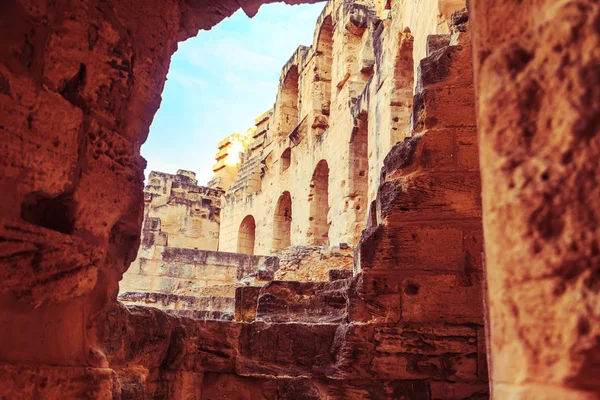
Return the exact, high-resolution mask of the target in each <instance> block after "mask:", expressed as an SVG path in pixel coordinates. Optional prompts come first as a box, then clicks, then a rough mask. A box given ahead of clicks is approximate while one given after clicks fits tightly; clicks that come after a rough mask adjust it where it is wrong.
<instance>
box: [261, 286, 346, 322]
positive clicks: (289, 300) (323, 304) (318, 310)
mask: <svg viewBox="0 0 600 400" xmlns="http://www.w3.org/2000/svg"><path fill="white" fill-rule="evenodd" d="M348 286H349V284H348V282H347V281H336V282H295V281H272V282H270V283H268V284H267V285H265V286H264V287H263V288H262V289H261V290H260V295H259V297H258V306H257V309H256V310H257V311H256V319H257V320H258V321H265V322H291V321H294V322H311V323H324V322H327V323H332V322H341V321H343V320H345V319H346V316H347V301H348V295H347V290H348Z"/></svg>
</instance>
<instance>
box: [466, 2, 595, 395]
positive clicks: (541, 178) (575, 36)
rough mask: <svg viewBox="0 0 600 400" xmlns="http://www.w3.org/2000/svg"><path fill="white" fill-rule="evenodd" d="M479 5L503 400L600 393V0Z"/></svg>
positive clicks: (489, 241)
mask: <svg viewBox="0 0 600 400" xmlns="http://www.w3.org/2000/svg"><path fill="white" fill-rule="evenodd" d="M471 5H472V9H473V15H474V17H475V24H474V31H473V44H474V52H473V55H474V58H473V60H474V66H475V72H476V73H475V76H476V84H477V89H478V113H479V115H478V117H479V119H478V124H479V144H480V156H481V157H480V158H481V166H482V174H481V176H482V184H483V211H484V228H485V242H486V270H487V276H488V280H487V282H488V288H489V309H490V321H489V327H490V330H491V340H490V344H491V356H492V372H493V380H494V384H493V387H494V396H495V397H496V398H499V399H502V398H515V399H525V398H539V399H555V398H561V399H594V398H598V397H599V396H600V382H598V380H597V379H596V377H597V376H598V373H599V367H600V364H599V362H598V360H600V346H599V345H598V339H599V334H600V310H599V308H598V306H599V304H600V301H599V300H600V298H599V293H600V290H599V288H600V285H599V284H598V283H599V282H600V280H599V277H600V275H599V271H600V250H599V249H600V246H599V242H598V239H599V238H600V225H599V224H598V220H599V210H600V181H599V177H600V163H598V160H599V159H600V123H599V122H600V4H599V3H598V2H597V1H588V0H580V1H555V2H546V1H538V0H534V1H528V2H524V3H522V4H516V3H515V2H512V1H482V0H472V1H471ZM508 19H510V24H506V25H504V24H503V22H502V21H506V20H508Z"/></svg>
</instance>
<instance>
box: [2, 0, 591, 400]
mask: <svg viewBox="0 0 600 400" xmlns="http://www.w3.org/2000/svg"><path fill="white" fill-rule="evenodd" d="M261 3H262V1H257V2H253V1H243V0H241V1H238V2H234V1H227V0H223V1H218V2H217V1H215V2H189V1H185V2H184V1H173V2H147V1H139V0H120V1H118V2H117V1H111V0H108V1H95V0H86V1H71V0H64V1H60V2H49V1H48V2H46V1H40V2H35V3H34V2H30V1H26V0H8V1H4V2H2V3H0V19H1V22H2V23H0V37H2V38H3V40H2V41H0V121H2V122H0V131H1V133H2V135H1V137H2V145H1V146H0V152H1V157H0V172H1V173H0V188H1V191H0V192H1V193H2V194H3V197H2V202H0V237H1V238H2V241H1V242H0V250H1V258H0V263H1V265H2V268H1V269H0V271H1V274H2V275H1V279H0V338H1V339H2V340H1V341H0V360H1V361H2V364H1V365H0V374H1V376H0V381H1V382H2V383H3V384H2V385H1V386H0V394H1V395H2V396H4V397H7V398H32V397H36V396H37V397H41V398H49V399H51V398H69V397H71V398H85V397H93V398H102V399H103V398H106V399H109V398H157V397H165V398H174V399H177V398H203V397H204V398H215V397H228V398H235V397H236V396H237V397H242V398H243V397H245V398H260V396H264V397H267V398H268V397H271V398H278V397H279V398H294V396H295V395H296V394H297V393H302V394H305V395H306V397H308V398H311V397H312V398H323V397H327V396H328V397H329V398H332V399H335V398H339V399H342V398H343V399H348V398H353V397H354V398H369V397H371V398H402V397H404V398H414V399H419V398H425V399H429V398H465V397H466V398H468V397H471V398H477V397H480V398H486V397H487V394H486V393H485V388H482V389H481V390H480V391H479V392H475V393H473V385H472V384H467V385H465V382H464V380H465V379H467V380H468V379H471V380H472V379H473V370H474V368H473V356H472V355H471V356H469V355H470V354H474V353H475V352H477V354H480V352H481V349H480V348H481V347H482V344H483V340H481V335H480V334H479V332H480V329H479V328H478V326H479V325H478V324H476V325H475V326H474V327H472V326H470V325H469V324H466V327H465V326H463V327H461V328H459V329H455V328H454V326H453V324H445V323H441V322H439V323H438V325H435V324H434V325H430V326H429V327H423V326H422V325H421V323H417V322H410V323H406V324H401V323H395V322H390V323H389V324H387V325H385V326H379V327H377V326H373V325H369V326H367V325H353V326H351V327H347V326H342V327H340V325H339V324H337V323H336V324H319V325H318V326H312V325H307V324H303V323H286V324H278V323H263V322H254V323H231V322H199V321H196V320H193V319H189V318H182V317H176V316H170V315H168V314H166V313H164V312H163V311H161V310H157V309H146V308H141V307H132V308H131V310H129V311H128V310H126V309H125V308H123V307H120V306H118V305H117V303H116V295H117V290H118V289H117V285H118V281H119V279H120V277H121V274H122V273H123V272H124V271H125V270H126V269H127V267H128V265H129V263H130V262H131V261H132V260H133V259H134V258H135V251H136V247H137V245H138V243H139V232H140V227H141V223H142V190H143V187H142V181H143V175H142V170H143V167H144V162H143V160H142V159H141V158H140V156H139V146H140V144H141V143H142V142H143V141H144V139H145V135H146V134H147V132H148V127H149V125H150V122H151V120H152V116H153V115H154V113H155V111H156V109H157V108H158V106H159V103H160V92H161V90H162V88H163V84H164V81H165V78H166V72H167V70H168V66H169V57H170V56H171V55H172V54H173V52H174V51H175V49H176V44H177V42H178V41H181V40H184V39H187V38H188V37H190V36H192V35H195V34H196V33H197V30H198V29H200V28H202V29H208V28H210V27H211V26H214V25H215V24H216V23H218V22H219V21H221V20H222V19H223V18H225V17H226V16H227V15H231V13H233V12H234V11H235V10H236V9H238V8H239V7H240V4H241V7H243V8H244V9H245V10H246V11H247V12H248V13H249V14H250V15H253V14H254V13H255V12H256V10H257V8H258V6H259V5H260V4H261ZM378 3H379V2H378ZM381 3H385V2H381ZM392 3H393V2H392ZM470 3H471V7H472V9H473V14H472V17H473V19H474V24H473V25H474V35H473V43H474V48H473V59H474V64H475V78H476V86H477V112H478V123H479V139H480V146H481V152H480V157H481V161H482V162H481V167H482V176H483V214H484V223H485V237H486V256H487V260H486V269H487V274H488V284H489V304H490V321H491V323H490V324H489V325H488V326H489V328H490V330H491V338H492V346H491V348H492V365H493V368H492V371H493V376H494V386H493V387H494V390H495V394H496V397H497V398H515V399H519V398H541V399H555V398H563V399H584V398H585V399H593V398H597V397H598V393H599V392H600V390H598V387H597V380H595V379H594V378H595V376H596V375H597V374H596V369H597V362H596V360H597V359H598V354H597V353H598V346H597V341H596V336H597V327H598V323H597V321H598V315H597V314H598V313H597V312H596V311H595V310H596V308H595V307H596V306H597V304H598V293H597V292H598V291H597V290H596V286H597V285H595V282H596V281H597V279H596V278H595V276H596V275H597V274H596V270H597V268H596V265H597V258H598V251H597V247H598V246H597V243H595V238H596V237H597V236H598V232H597V229H598V228H597V224H596V223H595V222H596V218H595V210H597V209H598V208H600V207H599V205H598V199H599V198H600V196H598V193H597V191H598V186H599V185H598V182H597V179H596V177H597V176H598V171H597V168H598V163H597V159H598V155H599V153H600V151H599V150H598V149H599V148H600V145H599V144H598V138H599V137H600V135H598V132H599V130H598V124H597V121H598V114H599V110H600V102H599V101H598V84H597V81H598V79H597V73H596V72H597V71H598V70H599V69H598V68H597V66H598V64H599V60H600V55H599V54H598V49H600V46H599V44H600V43H598V42H599V38H600V32H599V30H598V21H599V20H600V19H599V17H598V15H599V12H600V10H599V7H598V4H597V2H596V1H593V0H560V1H555V2H548V1H545V0H531V1H525V2H515V1H510V0H473V1H471V2H470ZM406 4H407V5H412V6H413V9H414V10H416V11H417V12H416V13H415V15H418V14H421V15H423V14H424V13H425V14H430V15H434V14H435V15H436V18H437V15H442V14H443V15H445V13H438V8H439V7H431V8H429V7H426V4H429V3H426V2H422V1H408V0H407V2H406ZM438 4H442V3H441V2H438ZM381 5H382V7H380V9H383V4H381ZM427 9H431V10H433V11H427ZM424 25H426V26H427V25H428V24H427V23H425V24H424ZM411 31H412V32H413V35H414V36H415V38H416V30H414V29H412V28H411ZM421 43H422V42H421ZM415 46H422V44H420V43H417V44H416V45H415ZM450 58H451V57H450ZM417 61H419V60H418V59H417ZM446 89H447V90H446V93H447V92H448V91H449V90H448V89H449V88H446ZM442 93H443V92H442ZM430 104H434V105H437V106H439V105H443V104H444V103H430ZM461 107H462V105H461V104H454V109H460V108H461ZM446 111H448V115H451V114H452V113H451V112H450V111H452V109H450V110H446ZM426 112H429V111H426ZM430 122H431V120H430ZM452 138H453V140H454V144H455V145H462V143H463V141H462V140H456V137H455V136H452ZM424 139H426V137H425V136H422V137H421V138H420V140H419V142H418V143H424V144H425V143H427V141H423V140H424ZM409 143H413V144H414V142H413V141H411V142H409ZM453 148H455V149H460V148H459V147H453ZM408 149H410V146H409V147H408ZM408 149H405V151H408ZM423 149H425V147H423V148H422V150H423ZM457 151H458V150H457ZM400 153H403V152H400ZM409 153H410V152H409ZM414 154H416V155H419V157H418V160H420V161H419V163H426V162H431V161H433V160H438V161H439V160H442V161H444V160H445V161H453V162H455V160H456V158H454V156H453V157H452V158H449V157H447V153H444V154H445V155H446V157H437V156H436V154H437V155H439V153H433V154H432V153H431V152H429V151H420V152H419V149H418V148H417V149H416V151H415V153H414ZM452 154H453V155H454V154H458V153H454V152H453V153H452ZM399 163H400V164H399V165H402V164H403V163H402V162H400V161H399ZM404 164H405V165H404V167H410V166H411V165H414V164H410V163H404ZM404 167H403V168H401V169H402V170H403V171H402V172H401V173H400V174H399V175H398V179H400V181H398V182H397V183H398V185H395V188H396V190H394V191H392V192H396V191H397V193H404V191H403V190H404V189H403V188H404V186H403V184H405V183H408V182H409V181H410V179H411V178H412V177H411V173H409V172H408V171H409V169H405V168H404ZM384 180H385V183H387V187H388V189H386V190H387V192H385V193H387V194H388V195H386V196H384V197H385V198H388V199H398V205H399V206H400V207H399V208H396V209H395V212H399V213H404V214H400V215H403V218H400V220H395V218H393V217H391V215H392V213H385V215H386V217H387V220H388V221H394V220H395V222H394V224H392V225H397V226H400V225H401V223H402V221H404V218H405V217H407V216H408V217H410V214H408V211H407V210H411V209H414V205H415V204H416V205H421V206H422V208H421V211H424V210H425V211H428V212H430V213H431V214H429V215H430V216H431V221H433V220H434V218H433V215H434V213H435V210H439V209H442V207H441V206H440V204H439V203H437V202H429V203H428V202H414V203H411V204H406V203H403V202H401V201H400V199H401V198H403V196H397V197H394V196H391V193H392V192H390V191H389V190H390V188H393V187H394V185H393V184H389V183H388V182H392V181H393V180H395V178H393V177H391V176H390V175H388V174H386V177H385V179H384ZM451 182H452V181H451ZM412 187H413V188H418V187H419V185H418V184H415V185H414V186H412ZM380 197H381V196H380ZM448 199H449V200H452V201H453V202H454V203H452V204H455V205H457V204H461V203H462V202H463V201H464V200H465V198H464V197H462V196H460V195H459V193H458V192H454V194H453V195H452V196H449V197H448ZM379 203H380V204H385V203H386V202H383V203H382V202H379ZM411 207H413V208H411ZM392 208H394V207H392ZM392 208H389V207H384V208H381V207H380V208H377V207H373V208H372V209H373V210H375V211H377V210H379V212H381V210H385V209H387V210H390V209H392ZM446 211H448V210H446ZM457 215H458V214H447V215H446V216H447V217H448V218H447V219H446V220H445V221H446V222H448V223H451V222H454V219H453V218H452V217H455V216H457ZM369 220H370V221H371V220H375V221H376V222H381V221H382V220H381V219H375V218H370V219H369ZM411 221H414V220H411ZM388 226H390V224H388ZM391 237H393V235H392V236H391ZM396 237H398V236H396ZM418 237H419V235H418V233H417V235H416V237H413V236H412V234H411V235H410V238H411V239H412V240H416V239H417V238H418ZM384 238H385V235H382V236H377V234H375V235H373V236H370V240H371V241H372V242H373V243H376V242H378V241H380V240H384ZM407 238H408V237H407ZM467 238H468V236H467ZM408 243H410V242H408ZM446 243H447V241H445V240H440V241H439V242H437V244H436V245H431V247H429V248H436V249H438V248H440V247H443V246H446ZM455 243H458V242H455ZM471 243H472V241H471ZM468 244H469V240H466V241H463V244H462V245H463V246H464V247H463V248H465V249H469V248H470V247H469V246H467V245H468ZM456 246H458V244H457V245H456ZM426 247H427V246H426ZM417 250H418V249H415V251H417ZM431 253H432V252H431V251H428V252H424V253H422V254H421V256H425V255H429V254H431ZM403 254H405V253H402V252H399V251H393V250H392V247H391V246H387V255H388V257H386V258H385V259H384V260H382V261H383V262H384V263H386V264H385V265H389V264H390V263H391V262H396V261H401V260H402V259H401V258H400V257H399V256H400V255H403ZM412 254H413V255H414V254H419V253H418V252H416V253H412ZM472 254H477V251H476V250H472ZM406 259H409V258H408V256H407V258H405V260H406ZM419 260H420V259H417V261H419ZM463 260H465V265H467V264H466V258H464V259H463ZM443 264H445V261H444V260H438V259H435V258H432V259H430V263H429V265H430V266H432V267H431V268H433V267H434V266H436V265H443ZM364 265H365V264H364V263H363V261H362V260H361V266H363V273H365V272H366V269H365V268H364ZM415 265H416V264H415ZM426 276H427V274H424V273H421V274H420V277H421V278H422V277H426ZM386 279H387V277H386V278H385V279H384V278H382V279H381V280H379V281H376V280H373V281H371V282H370V283H369V285H370V286H371V287H377V288H383V289H384V290H387V292H386V293H385V294H386V295H387V297H388V299H390V301H392V302H395V304H399V303H400V301H401V299H409V298H410V296H411V294H412V293H415V292H416V294H417V295H418V294H419V293H420V291H421V288H422V287H428V286H427V285H424V286H421V285H422V284H420V285H419V287H418V288H417V287H416V285H410V284H407V286H405V287H403V288H402V291H401V288H400V287H397V286H394V285H391V286H386V285H385V283H386ZM473 281H474V280H471V281H470V282H473ZM367 282H369V281H368V280H367ZM407 283H408V282H407ZM455 283H456V285H451V286H448V288H451V289H453V290H454V289H456V288H457V287H464V288H468V287H469V286H468V283H469V280H457V281H455ZM461 285H462V286H461ZM429 287H430V286H429ZM438 287H439V288H440V289H443V288H445V287H446V286H444V285H437V286H436V288H438ZM405 289H406V290H405ZM425 292H426V291H425ZM400 296H402V297H400ZM468 297H469V298H468V299H465V301H475V300H474V299H475V297H476V296H474V295H472V296H468ZM428 298H429V297H428ZM431 298H432V299H435V298H436V297H435V296H431ZM463 298H464V297H463ZM368 304H369V305H370V309H371V310H372V311H371V314H375V315H381V314H382V313H379V312H378V310H380V309H381V307H380V304H378V302H374V301H371V302H370V303H368ZM455 304H456V303H453V304H452V305H451V307H448V309H449V310H454V309H455ZM465 304H468V303H465ZM413 306H414V309H413V310H416V311H418V310H419V307H420V306H419V305H418V303H413ZM433 306H435V304H433V305H432V304H429V305H428V308H429V309H430V308H431V307H433ZM398 307H399V306H398ZM439 309H443V307H441V306H440V307H439ZM463 310H464V309H463ZM384 314H385V313H384ZM396 315H397V314H396ZM409 315H418V313H416V312H415V313H412V314H409ZM425 316H426V314H425ZM434 317H435V318H438V317H439V314H434ZM438 321H441V319H440V320H438ZM348 328H350V329H348ZM365 332H366V333H367V334H364V333H365ZM338 333H339V334H338ZM390 333H391V334H390ZM361 335H362V336H361ZM356 337H358V338H360V337H363V338H365V340H364V341H363V340H362V339H361V340H355V338H356ZM275 340H277V342H278V343H279V344H280V346H279V347H277V348H275V349H274V348H273V346H272V345H271V343H273V342H274V341H275ZM307 345H309V346H310V347H306V346H307ZM355 345H356V347H354V346H355ZM267 346H268V348H267ZM431 346H433V347H434V348H435V347H436V346H439V347H437V349H438V350H439V351H440V352H443V353H444V354H446V355H445V356H442V357H436V356H435V355H432V354H431V353H430V349H431ZM270 350H271V351H270ZM453 354H458V356H456V357H455V356H453ZM463 354H466V355H467V356H465V357H463V356H461V355H463ZM361 355H366V356H367V359H368V360H369V362H370V361H376V363H375V364H374V365H375V367H374V368H373V366H371V365H369V366H368V368H365V367H363V365H367V364H366V363H360V362H356V360H355V359H353V357H360V356H361ZM349 357H350V358H349ZM350 359H351V362H348V360H350ZM401 360H402V361H401ZM454 362H456V363H457V364H458V365H457V364H454ZM332 365H333V366H334V367H335V369H332V368H331V367H332ZM477 365H478V368H479V366H480V365H481V362H480V360H479V358H478V362H477ZM257 366H258V367H260V368H258V367H257ZM281 366H284V367H285V368H281ZM448 366H449V367H450V368H448ZM463 366H465V367H464V368H463ZM109 367H110V368H109ZM278 367H279V368H278ZM390 370H393V371H397V372H398V374H394V373H390V372H389V371H390ZM234 371H235V372H236V373H234ZM253 371H254V372H253ZM277 371H281V374H280V379H273V376H274V375H275V374H273V372H277ZM332 371H333V372H335V371H344V372H346V371H347V373H345V374H335V373H332ZM465 371H466V372H465ZM404 372H408V374H405V373H404ZM401 373H402V375H401V376H402V378H400V379H395V378H394V377H395V376H399V374H401ZM436 373H437V375H436ZM311 374H314V375H311ZM432 374H433V375H434V376H436V377H437V379H430V378H428V377H430V376H431V375H432ZM482 374H483V373H482ZM289 376H294V377H295V378H289ZM324 376H326V377H333V378H332V379H329V380H328V384H327V386H325V384H324V380H325V378H324ZM408 376H409V378H407V377H408ZM483 376H484V375H482V376H480V378H479V379H482V377H483ZM373 377H377V378H379V377H384V379H385V380H383V381H378V380H376V379H373ZM481 385H483V383H482V384H481Z"/></svg>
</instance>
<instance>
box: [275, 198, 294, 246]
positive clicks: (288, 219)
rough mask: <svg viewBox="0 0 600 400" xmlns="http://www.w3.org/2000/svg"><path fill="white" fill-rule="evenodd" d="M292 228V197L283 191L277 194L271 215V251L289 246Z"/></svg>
mask: <svg viewBox="0 0 600 400" xmlns="http://www.w3.org/2000/svg"><path fill="white" fill-rule="evenodd" d="M291 229H292V197H291V196H290V192H288V191H285V192H283V193H282V194H281V196H279V199H278V200H277V206H276V207H275V214H274V216H273V248H272V251H273V252H278V251H280V250H283V249H285V248H287V247H289V246H290V245H291V244H292V241H291V233H292V232H291Z"/></svg>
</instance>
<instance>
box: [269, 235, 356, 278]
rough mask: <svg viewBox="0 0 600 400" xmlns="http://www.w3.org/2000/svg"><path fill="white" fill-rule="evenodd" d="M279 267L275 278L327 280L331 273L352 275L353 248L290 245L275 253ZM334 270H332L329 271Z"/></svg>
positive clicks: (344, 246)
mask: <svg viewBox="0 0 600 400" xmlns="http://www.w3.org/2000/svg"><path fill="white" fill-rule="evenodd" d="M277 258H278V259H279V268H278V269H277V271H275V277H274V279H276V280H282V281H300V282H319V281H328V280H329V279H330V276H331V274H334V276H335V274H339V275H344V274H345V272H347V273H350V275H352V269H353V266H354V248H353V247H351V246H348V245H344V244H342V245H341V246H334V247H324V246H290V247H288V248H287V249H285V250H282V251H280V252H279V253H277ZM331 271H334V272H331Z"/></svg>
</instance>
